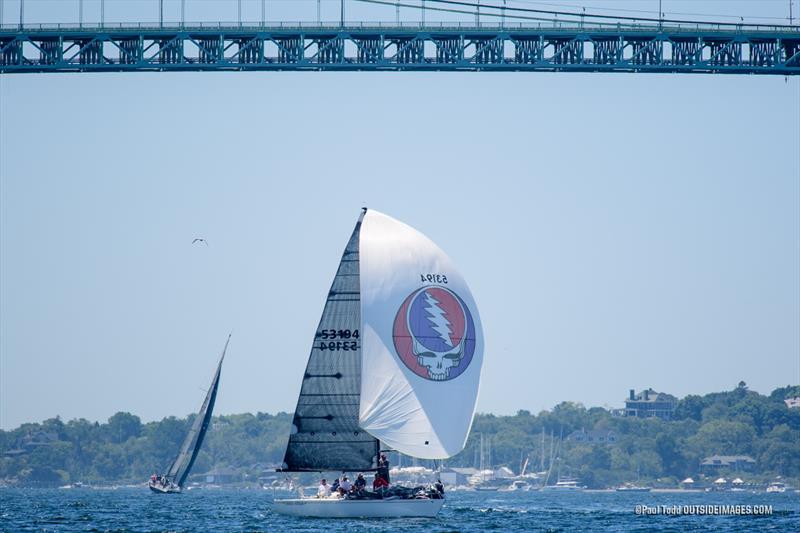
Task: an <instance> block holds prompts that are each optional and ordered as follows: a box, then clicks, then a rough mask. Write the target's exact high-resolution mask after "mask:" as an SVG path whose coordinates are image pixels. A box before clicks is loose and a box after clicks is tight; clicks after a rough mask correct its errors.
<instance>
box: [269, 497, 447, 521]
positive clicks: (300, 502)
mask: <svg viewBox="0 0 800 533" xmlns="http://www.w3.org/2000/svg"><path fill="white" fill-rule="evenodd" d="M443 504H444V499H440V500H429V499H420V500H404V499H400V498H398V499H387V500H338V499H318V498H295V499H286V500H275V502H274V503H273V509H274V510H275V512H276V513H280V514H285V515H290V516H311V517H317V518H397V517H412V516H415V517H434V516H436V514H437V513H438V512H439V510H440V509H441V508H442V505H443Z"/></svg>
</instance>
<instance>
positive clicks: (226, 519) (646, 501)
mask: <svg viewBox="0 0 800 533" xmlns="http://www.w3.org/2000/svg"><path fill="white" fill-rule="evenodd" d="M271 499H272V493H271V492H269V491H261V490H224V489H215V490H195V491H189V492H186V493H184V494H179V495H158V494H152V493H150V491H149V490H147V489H146V488H144V487H142V488H140V489H132V488H120V489H116V490H112V489H90V488H80V489H67V490H64V489H62V490H59V489H52V490H50V489H8V488H6V489H0V531H3V532H18V531H19V532H23V531H38V532H51V531H53V532H55V531H58V532H62V531H70V532H72V531H96V532H100V531H103V532H123V531H124V532H128V531H130V532H140V531H141V532H165V531H176V532H177V531H230V532H239V531H248V532H249V531H254V532H255V531H308V532H315V533H317V532H321V531H324V532H329V531H337V532H338V531H347V532H351V531H369V532H370V533H372V532H384V531H386V532H388V531H403V533H413V532H423V531H424V532H426V533H429V532H449V531H464V532H473V531H512V532H515V531H516V532H520V531H553V532H555V531H620V532H621V531H656V530H659V531H675V532H679V531H681V532H682V531H713V532H715V533H721V532H729V531H730V532H734V531H736V532H738V531H789V532H797V531H800V494H797V493H791V494H789V493H784V494H765V493H759V494H752V493H741V492H740V493H712V494H697V493H691V494H674V493H669V494H665V493H644V494H642V493H639V494H631V493H616V492H610V493H587V492H584V493H552V492H550V493H548V492H522V491H519V492H495V493H485V492H483V493H481V492H454V493H449V494H448V500H447V502H446V504H445V507H444V508H443V510H442V512H441V513H440V514H439V516H438V517H436V518H434V519H362V520H342V519H332V520H327V519H301V518H292V517H285V516H281V515H278V514H275V513H273V512H272V511H271V509H270V501H271ZM715 504H716V505H745V506H746V505H749V506H760V505H771V506H772V514H771V515H770V516H735V515H733V516H732V515H727V516H701V515H688V516H687V515H682V516H676V515H665V514H662V515H637V514H636V513H635V508H636V506H637V505H646V506H648V507H650V508H654V507H657V506H665V508H667V509H675V508H674V507H672V506H677V508H681V509H684V506H700V505H702V506H705V505H715ZM693 509H694V510H695V511H698V512H699V508H693Z"/></svg>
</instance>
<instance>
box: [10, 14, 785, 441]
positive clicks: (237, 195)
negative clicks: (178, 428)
mask: <svg viewBox="0 0 800 533" xmlns="http://www.w3.org/2000/svg"><path fill="white" fill-rule="evenodd" d="M306 3H308V2H306ZM46 4H47V5H46ZM64 4H68V2H58V3H54V2H45V1H41V2H36V1H34V0H29V1H28V2H26V13H29V14H30V17H31V20H39V21H48V20H55V19H57V18H58V17H64V20H68V19H69V14H68V13H65V12H64V10H65V9H66V8H65V7H64ZM109 4H111V5H112V6H113V5H114V3H112V2H111V1H110V0H109ZM116 4H118V5H116V7H115V9H119V17H120V18H119V19H117V20H121V19H127V17H134V16H135V15H136V14H137V13H138V12H137V11H136V10H142V9H144V8H143V7H142V4H145V2H127V3H125V2H116ZM173 4H176V5H177V3H176V2H168V6H169V7H170V8H174V7H175V5H173ZM195 4H197V2H195ZM231 4H235V3H230V2H229V3H219V2H217V3H213V2H202V3H200V4H199V6H197V7H196V8H197V9H200V8H202V9H205V12H204V13H205V14H206V15H209V16H210V15H211V14H213V13H211V11H213V10H214V9H230V8H231ZM257 4H258V3H257V2H256V3H254V4H253V5H251V6H249V9H256V10H257V9H258V6H257ZM312 4H313V3H312ZM572 4H573V3H570V2H563V3H562V5H572ZM584 4H585V5H587V6H589V7H592V6H596V7H608V6H612V7H614V6H622V7H625V8H626V9H643V10H650V9H654V8H653V5H657V2H625V3H623V2H602V3H591V2H585V3H584ZM796 4H797V3H796ZM189 5H190V6H192V5H193V4H192V3H191V2H190V3H189ZM246 5H247V3H246ZM537 5H538V4H537ZM14 6H16V3H15V2H11V1H9V0H6V2H5V7H4V10H3V16H4V19H5V20H6V21H7V22H9V21H13V18H14V16H16V15H15V13H16V11H15V9H16V7H14ZM664 6H665V10H668V9H673V10H674V11H675V12H690V13H691V12H695V13H712V14H718V15H730V16H733V14H734V13H737V12H741V13H744V14H752V15H760V16H764V17H782V16H786V14H787V11H788V5H787V3H786V2H733V3H730V2H729V3H723V2H693V3H687V2H668V1H666V0H665V1H664ZM272 7H274V8H275V9H276V10H277V8H278V7H279V5H278V4H276V5H274V6H272ZM333 7H335V6H333ZM795 7H796V8H797V5H795ZM90 8H91V2H89V0H87V8H86V9H87V18H88V12H89V11H90ZM327 8H328V9H331V6H330V5H328V6H327ZM353 9H356V8H355V7H353ZM655 9H657V7H656V8H655ZM37 10H38V11H37ZM110 10H111V8H110V7H107V13H109V12H110ZM187 10H188V8H187ZM311 11H312V13H311V14H310V17H312V18H313V17H315V8H313V9H311ZM214 13H216V12H214ZM256 13H257V11H256ZM356 14H359V13H358V12H356ZM233 15H234V16H235V7H234V10H233ZM393 15H394V13H393V10H390V12H389V13H388V14H387V15H386V16H384V17H382V18H384V19H391V18H392V17H393ZM76 16H77V15H76ZM254 16H256V17H257V14H256V15H254ZM286 16H287V17H289V14H288V13H287V14H286ZM363 16H364V17H367V16H368V14H363ZM370 16H371V15H370ZM36 17H38V18H36ZM217 17H218V18H223V16H222V15H217ZM73 18H74V17H73ZM107 18H108V19H109V20H113V19H114V18H117V17H110V16H107ZM187 18H188V17H187ZM294 18H299V17H294ZM373 18H378V16H377V15H376V16H374V17H373ZM362 205H368V206H371V207H374V208H375V209H378V210H380V211H383V212H385V213H387V214H390V215H392V216H394V217H396V218H398V219H400V220H403V221H405V222H407V223H409V224H411V225H412V226H414V227H416V228H418V229H419V230H421V231H422V232H423V233H426V234H427V235H428V236H430V237H431V238H432V239H433V240H434V241H436V242H437V243H438V244H439V245H440V246H441V247H442V248H443V249H444V250H445V251H446V252H447V253H448V254H449V255H450V256H451V257H452V258H453V259H454V260H455V261H456V263H457V264H458V265H459V266H460V268H461V269H462V272H463V274H464V275H465V277H466V279H467V281H468V282H469V283H470V285H471V288H472V291H473V293H474V296H475V299H476V301H477V303H478V305H479V307H480V311H481V316H482V320H483V324H484V329H485V335H486V359H485V366H484V376H483V383H482V388H481V396H480V399H479V402H478V409H479V410H480V411H483V412H495V413H513V412H515V411H516V410H518V409H529V410H532V411H538V410H540V409H544V408H550V407H552V406H553V405H554V404H556V403H557V402H559V401H562V400H573V401H579V402H582V403H584V404H586V405H606V406H610V407H619V406H621V405H622V400H623V398H624V397H625V395H626V394H627V390H628V389H629V388H636V389H642V388H645V387H653V388H655V389H657V390H660V391H662V390H663V391H666V392H671V393H673V394H676V395H678V396H683V395H685V394H690V393H694V394H697V393H706V392H710V391H716V390H722V389H730V388H732V387H734V386H735V385H736V383H738V382H739V380H744V381H746V382H747V383H748V384H749V385H750V387H751V388H752V389H755V390H758V391H760V392H769V391H770V390H772V389H773V388H775V387H777V386H783V385H786V384H789V383H793V384H797V383H798V382H800V80H798V79H788V80H786V79H784V78H782V77H767V76H764V77H759V76H706V75H697V76H690V75H678V76H675V75H627V74H547V73H532V74H524V73H291V72H283V73H177V74H174V73H158V74H156V73H146V74H130V73H128V74H76V75H72V74H69V75H6V76H2V77H0V427H2V428H4V429H8V428H10V427H15V426H17V425H19V424H20V423H22V422H25V421H36V420H41V419H44V418H48V417H51V416H56V415H60V416H61V417H62V418H65V419H70V418H74V417H86V418H89V419H92V420H104V419H106V418H107V417H108V416H110V415H112V414H113V413H114V412H116V411H119V410H125V411H130V412H133V413H135V414H138V415H140V416H141V417H142V418H143V419H144V420H153V419H159V418H161V417H163V416H167V415H181V416H183V415H185V414H187V413H189V412H193V411H195V410H196V409H197V408H198V407H199V404H200V402H201V401H202V396H203V392H202V390H201V389H202V388H204V387H207V386H208V382H209V381H210V379H211V374H212V372H213V370H214V363H215V361H216V358H217V357H218V353H219V350H220V349H221V348H222V345H223V344H224V341H225V337H226V335H227V333H228V332H230V331H233V338H232V340H231V345H230V349H229V357H228V358H227V359H226V363H225V368H224V369H223V377H222V383H221V390H220V394H219V399H218V404H217V406H218V407H217V412H218V413H237V412H244V411H267V412H275V411H278V410H284V411H290V410H292V409H293V408H294V404H295V401H296V394H297V392H298V390H299V386H300V377H301V374H302V371H303V368H304V366H305V362H306V358H307V354H308V350H309V348H310V345H311V340H312V336H313V333H314V328H315V327H316V323H317V321H318V319H319V314H320V312H321V310H322V306H323V303H324V298H325V295H326V293H327V290H328V287H329V284H330V281H331V279H332V277H333V274H334V272H335V269H336V266H337V262H338V260H339V257H340V254H341V251H342V249H343V248H344V245H345V244H346V241H347V239H348V237H349V235H350V232H351V231H352V226H353V224H354V223H355V221H356V219H357V217H358V214H359V209H360V207H361V206H362ZM198 236H200V237H203V238H205V239H207V240H208V242H209V246H208V247H205V246H199V245H194V246H193V245H192V244H191V242H192V239H194V238H195V237H198ZM164 390H167V391H169V392H167V393H166V394H164V392H163V391H164Z"/></svg>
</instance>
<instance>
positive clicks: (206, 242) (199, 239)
mask: <svg viewBox="0 0 800 533" xmlns="http://www.w3.org/2000/svg"><path fill="white" fill-rule="evenodd" d="M198 242H202V243H203V244H205V245H206V246H208V241H206V240H205V239H201V238H200V237H197V238H195V240H193V241H192V244H195V243H198Z"/></svg>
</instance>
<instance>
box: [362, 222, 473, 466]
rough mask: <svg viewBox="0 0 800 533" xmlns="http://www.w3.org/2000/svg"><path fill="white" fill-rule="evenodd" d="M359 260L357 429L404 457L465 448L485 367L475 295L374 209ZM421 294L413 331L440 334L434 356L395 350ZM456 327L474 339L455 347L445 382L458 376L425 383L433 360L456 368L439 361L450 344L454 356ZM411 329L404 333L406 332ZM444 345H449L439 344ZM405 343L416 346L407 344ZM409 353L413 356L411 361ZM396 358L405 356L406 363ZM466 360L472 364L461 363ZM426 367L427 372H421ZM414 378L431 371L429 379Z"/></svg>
mask: <svg viewBox="0 0 800 533" xmlns="http://www.w3.org/2000/svg"><path fill="white" fill-rule="evenodd" d="M359 256H360V266H361V268H360V274H361V324H362V330H361V331H362V332H361V335H362V338H361V402H360V409H359V425H360V426H361V427H362V428H363V429H364V430H366V431H368V432H369V433H370V434H372V435H373V436H374V437H376V438H378V439H380V440H381V441H383V442H384V443H385V444H387V445H389V446H391V447H392V448H394V449H395V450H397V451H399V452H402V453H404V454H407V455H410V456H413V457H419V458H423V459H445V458H448V457H452V456H453V455H455V454H457V453H458V452H460V451H461V450H463V449H464V445H465V444H466V441H467V436H468V434H469V430H470V427H471V426H472V418H473V415H474V413H475V403H476V401H477V396H478V386H479V382H480V373H481V366H482V364H483V331H482V328H481V322H480V318H479V316H478V309H477V307H476V305H475V301H474V300H473V298H472V293H471V292H470V290H469V288H468V287H467V284H466V282H465V281H464V279H463V278H462V277H461V274H460V273H459V272H458V270H456V268H455V265H454V264H453V262H452V261H451V260H450V258H449V257H447V255H446V254H445V253H444V252H443V251H442V250H441V249H440V248H439V247H438V246H437V245H436V244H434V242H433V241H431V240H430V239H429V238H428V237H426V236H425V235H423V234H422V233H420V232H418V231H417V230H415V229H414V228H412V227H410V226H408V225H406V224H403V223H402V222H399V221H397V220H395V219H393V218H391V217H389V216H387V215H384V214H382V213H379V212H377V211H373V210H371V209H370V210H368V211H367V213H366V215H365V216H364V220H363V223H362V227H361V236H360V246H359ZM429 275H430V278H429V277H428V276H429ZM445 279H446V282H445ZM420 291H427V292H426V293H424V294H422V295H421V298H420V299H419V302H418V303H417V306H416V307H413V309H415V310H416V314H415V315H414V317H416V318H415V320H417V322H415V324H422V325H419V326H417V327H416V331H421V328H425V327H428V328H429V329H427V330H426V331H427V332H428V333H430V332H431V331H435V332H438V333H434V334H432V335H431V337H436V336H437V335H438V336H439V337H440V339H438V340H437V339H436V338H433V339H432V340H429V344H431V343H434V344H435V343H436V342H438V343H439V346H440V347H444V348H443V349H441V350H439V351H438V356H437V355H434V354H433V353H431V352H427V351H426V350H425V347H424V346H422V345H421V344H420V343H416V344H414V346H413V350H411V349H408V348H407V347H406V348H403V347H402V346H401V347H400V348H398V347H397V345H396V343H395V338H394V337H395V333H396V332H395V328H396V327H398V326H396V324H401V323H404V324H408V320H410V318H409V317H410V315H409V311H408V310H409V309H412V305H411V304H408V302H414V301H415V298H414V295H415V294H417V295H419V294H420ZM448 295H455V296H456V297H457V299H453V297H452V296H448ZM434 297H436V298H438V300H441V303H437V300H435V299H434ZM456 301H460V302H461V307H462V309H463V308H464V307H466V309H464V310H463V311H462V309H459V308H458V304H455V305H454V304H453V302H456ZM448 302H449V305H450V306H449V311H447V309H448V308H447V307H446V304H447V303H448ZM401 308H405V310H403V309H401ZM454 309H455V310H456V311H453V310H454ZM456 315H460V317H461V318H459V317H458V316H456ZM398 316H399V317H400V318H398ZM420 317H421V318H420ZM420 320H421V322H420ZM426 320H427V322H428V323H427V324H425V323H424V322H425V321H426ZM459 321H461V322H460V323H462V324H464V326H463V327H462V328H461V330H462V331H464V332H465V333H464V335H463V337H464V338H466V337H471V338H472V339H471V341H470V340H468V341H464V342H465V343H466V344H462V345H460V346H461V356H462V358H461V359H456V360H455V361H458V364H459V365H460V366H459V367H458V368H455V367H454V368H453V369H451V371H450V373H448V374H444V375H447V376H450V374H451V373H452V374H455V373H456V371H458V372H460V374H458V375H457V376H455V377H452V378H448V379H445V380H438V381H437V380H434V379H430V376H432V375H433V374H431V373H432V372H434V371H435V368H434V367H435V366H436V361H439V362H444V364H445V366H447V365H450V364H453V361H454V359H452V357H455V356H453V355H450V357H451V359H449V362H448V360H447V359H446V358H443V357H442V356H441V355H442V354H443V353H444V352H445V351H446V350H445V349H446V348H448V347H449V346H451V345H455V347H456V349H455V350H453V352H457V351H458V349H459V345H458V343H457V341H458V337H456V338H455V339H451V338H450V337H448V335H449V334H451V333H452V334H453V335H456V334H457V330H458V323H459ZM470 323H471V324H472V325H471V327H470V325H469V324H470ZM399 327H401V328H402V325H401V326H399ZM431 328H432V329H431ZM412 330H414V328H412V327H411V326H408V329H407V331H412ZM398 337H399V336H398ZM411 337H412V338H413V337H414V334H413V333H412V335H411ZM421 338H422V337H421ZM426 338H428V337H426ZM441 339H444V341H446V342H447V343H449V344H443V343H442V342H441ZM470 342H471V344H470ZM410 343H413V341H408V342H406V344H410ZM418 348H419V349H418ZM409 351H411V352H412V353H413V354H414V355H412V356H411V357H409ZM399 352H403V353H404V354H405V360H404V359H403V357H401V354H400V353H399ZM420 352H426V354H427V358H424V357H417V354H418V353H420ZM468 355H471V358H470V359H464V358H465V357H466V356H468ZM410 359H413V361H420V366H418V367H415V368H416V371H415V370H413V369H412V367H414V363H413V362H412V363H407V362H406V361H409V360H410ZM423 361H424V362H425V364H426V365H427V364H430V365H431V366H430V368H429V367H423V366H422V362H423ZM431 361H432V362H433V363H430V362H431ZM464 363H468V364H466V365H465V364H464ZM439 368H441V367H439ZM419 372H423V373H425V372H428V374H427V375H428V377H427V378H426V377H422V376H421V375H419ZM442 372H446V370H445V371H442ZM442 375H443V374H438V376H440V377H441V376H442Z"/></svg>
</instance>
